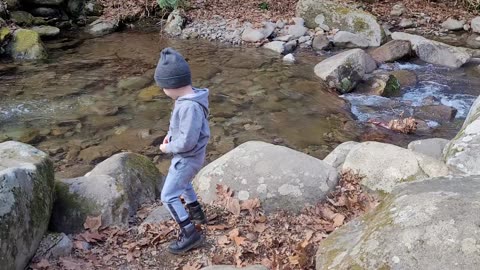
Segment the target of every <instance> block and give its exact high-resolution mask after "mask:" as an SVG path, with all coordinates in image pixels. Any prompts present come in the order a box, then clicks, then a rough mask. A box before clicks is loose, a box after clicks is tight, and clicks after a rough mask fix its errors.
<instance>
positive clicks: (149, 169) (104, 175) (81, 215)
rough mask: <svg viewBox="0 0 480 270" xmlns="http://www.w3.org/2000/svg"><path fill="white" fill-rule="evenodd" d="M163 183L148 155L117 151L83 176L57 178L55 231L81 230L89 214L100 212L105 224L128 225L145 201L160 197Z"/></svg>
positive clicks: (54, 212)
mask: <svg viewBox="0 0 480 270" xmlns="http://www.w3.org/2000/svg"><path fill="white" fill-rule="evenodd" d="M162 185H163V177H162V176H161V175H160V173H159V172H158V170H157V168H156V167H155V165H154V164H153V163H152V162H151V161H150V160H149V159H148V158H147V157H144V156H141V155H137V154H133V153H120V154H116V155H114V156H112V157H111V158H109V159H107V160H105V161H103V162H102V163H100V164H98V165H97V166H96V167H95V168H94V169H93V170H92V171H91V172H89V173H87V174H86V175H85V176H84V177H79V178H73V179H63V180H59V181H57V183H56V194H57V200H56V201H55V204H54V208H53V215H52V221H51V227H52V230H54V231H59V232H65V233H73V232H78V231H80V230H82V228H83V223H84V221H85V219H86V218H87V216H99V215H101V216H102V224H103V225H104V226H108V225H113V224H115V225H127V224H128V217H129V216H131V215H133V214H135V213H136V211H137V209H138V208H139V207H140V206H141V205H142V204H143V203H149V202H152V201H154V200H155V198H157V197H158V195H159V193H160V192H159V191H160V190H161V188H162Z"/></svg>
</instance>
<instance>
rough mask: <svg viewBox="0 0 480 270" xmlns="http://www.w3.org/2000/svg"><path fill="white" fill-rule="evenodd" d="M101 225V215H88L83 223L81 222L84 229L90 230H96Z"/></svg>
mask: <svg viewBox="0 0 480 270" xmlns="http://www.w3.org/2000/svg"><path fill="white" fill-rule="evenodd" d="M101 226H102V216H101V215H100V216H98V217H91V216H88V217H87V219H86V220H85V223H83V227H84V228H85V230H90V231H92V232H98V230H99V229H100V227H101Z"/></svg>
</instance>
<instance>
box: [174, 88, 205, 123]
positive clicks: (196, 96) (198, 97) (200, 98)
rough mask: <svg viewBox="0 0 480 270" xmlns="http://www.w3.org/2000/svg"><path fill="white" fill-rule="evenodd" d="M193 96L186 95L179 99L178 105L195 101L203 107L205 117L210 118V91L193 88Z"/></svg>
mask: <svg viewBox="0 0 480 270" xmlns="http://www.w3.org/2000/svg"><path fill="white" fill-rule="evenodd" d="M193 92H194V93H193V94H190V95H185V96H183V97H179V98H178V99H177V103H181V102H182V101H185V100H191V101H195V102H197V103H198V104H200V105H202V107H203V110H204V112H205V116H206V117H207V116H208V94H209V91H208V89H206V88H193Z"/></svg>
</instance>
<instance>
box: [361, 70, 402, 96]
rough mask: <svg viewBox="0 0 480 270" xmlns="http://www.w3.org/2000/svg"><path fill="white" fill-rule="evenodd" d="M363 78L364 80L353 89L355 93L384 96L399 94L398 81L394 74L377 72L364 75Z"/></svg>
mask: <svg viewBox="0 0 480 270" xmlns="http://www.w3.org/2000/svg"><path fill="white" fill-rule="evenodd" d="M364 79H365V81H363V82H362V83H360V84H359V85H358V87H357V89H356V90H355V92H356V93H359V94H363V95H377V96H384V97H394V96H399V95H400V82H399V81H398V79H397V78H396V77H395V76H394V75H391V74H388V73H377V74H373V75H371V76H366V78H364Z"/></svg>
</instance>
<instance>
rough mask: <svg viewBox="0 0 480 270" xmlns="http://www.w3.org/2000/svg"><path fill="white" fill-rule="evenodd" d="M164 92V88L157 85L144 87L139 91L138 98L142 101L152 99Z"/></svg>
mask: <svg viewBox="0 0 480 270" xmlns="http://www.w3.org/2000/svg"><path fill="white" fill-rule="evenodd" d="M162 94H163V92H162V89H161V88H160V87H158V86H156V85H152V86H149V87H147V88H144V89H142V90H141V91H140V93H138V96H137V98H138V99H139V100H141V101H152V100H154V99H155V98H157V97H159V96H161V95H162Z"/></svg>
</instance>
